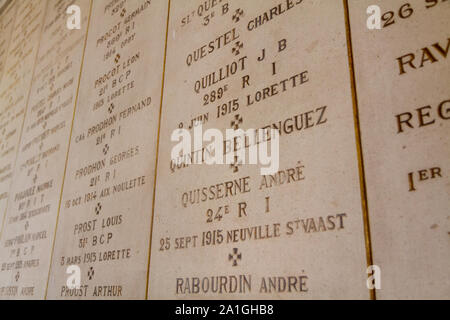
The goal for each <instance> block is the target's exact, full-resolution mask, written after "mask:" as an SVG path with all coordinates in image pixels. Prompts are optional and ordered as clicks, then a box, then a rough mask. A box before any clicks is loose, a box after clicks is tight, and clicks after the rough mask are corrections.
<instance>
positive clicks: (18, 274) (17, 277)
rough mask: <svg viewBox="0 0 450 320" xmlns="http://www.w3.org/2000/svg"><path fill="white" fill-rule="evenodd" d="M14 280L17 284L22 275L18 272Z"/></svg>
mask: <svg viewBox="0 0 450 320" xmlns="http://www.w3.org/2000/svg"><path fill="white" fill-rule="evenodd" d="M14 278H15V279H16V282H17V281H19V278H20V273H19V272H17V273H16V275H15V276H14Z"/></svg>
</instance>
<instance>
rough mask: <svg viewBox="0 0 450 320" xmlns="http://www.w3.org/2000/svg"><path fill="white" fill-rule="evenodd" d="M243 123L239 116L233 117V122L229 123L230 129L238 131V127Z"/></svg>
mask: <svg viewBox="0 0 450 320" xmlns="http://www.w3.org/2000/svg"><path fill="white" fill-rule="evenodd" d="M243 122H244V118H242V117H241V116H240V115H239V114H237V115H235V116H234V120H233V121H231V127H232V128H233V129H234V130H237V129H239V125H241V124H242V123H243Z"/></svg>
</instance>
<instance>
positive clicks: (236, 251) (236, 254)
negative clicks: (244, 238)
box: [228, 248, 242, 267]
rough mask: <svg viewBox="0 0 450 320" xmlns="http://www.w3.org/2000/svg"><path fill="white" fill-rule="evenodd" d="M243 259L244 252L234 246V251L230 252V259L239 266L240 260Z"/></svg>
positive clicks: (234, 265) (234, 264)
mask: <svg viewBox="0 0 450 320" xmlns="http://www.w3.org/2000/svg"><path fill="white" fill-rule="evenodd" d="M241 260H242V253H240V252H239V249H238V248H234V249H233V253H230V254H229V255H228V261H232V262H233V267H237V266H238V261H241Z"/></svg>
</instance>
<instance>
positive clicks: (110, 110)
mask: <svg viewBox="0 0 450 320" xmlns="http://www.w3.org/2000/svg"><path fill="white" fill-rule="evenodd" d="M114 108H115V106H114V103H111V105H110V106H109V108H108V112H109V113H113V111H114Z"/></svg>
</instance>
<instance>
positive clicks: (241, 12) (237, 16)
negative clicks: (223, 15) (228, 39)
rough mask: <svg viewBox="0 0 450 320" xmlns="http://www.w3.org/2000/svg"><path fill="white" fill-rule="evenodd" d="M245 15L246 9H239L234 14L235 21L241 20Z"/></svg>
mask: <svg viewBox="0 0 450 320" xmlns="http://www.w3.org/2000/svg"><path fill="white" fill-rule="evenodd" d="M243 15H244V10H242V9H241V8H239V9H237V10H236V12H235V13H234V15H233V21H234V22H236V23H237V22H239V21H240V20H241V17H242V16H243Z"/></svg>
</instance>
